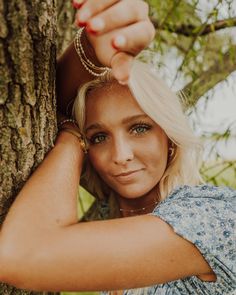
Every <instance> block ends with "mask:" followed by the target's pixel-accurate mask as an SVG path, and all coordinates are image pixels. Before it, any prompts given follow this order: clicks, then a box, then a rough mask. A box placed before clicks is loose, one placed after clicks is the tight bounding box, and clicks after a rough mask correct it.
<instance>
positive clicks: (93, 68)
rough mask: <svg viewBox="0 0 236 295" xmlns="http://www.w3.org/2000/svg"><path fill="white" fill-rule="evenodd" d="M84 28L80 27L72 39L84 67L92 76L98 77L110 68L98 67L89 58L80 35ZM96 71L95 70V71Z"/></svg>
mask: <svg viewBox="0 0 236 295" xmlns="http://www.w3.org/2000/svg"><path fill="white" fill-rule="evenodd" d="M83 30H84V28H81V29H79V30H78V31H77V33H76V36H75V39H74V46H75V50H76V52H77V54H78V56H79V58H80V61H81V63H82V65H83V66H84V68H85V69H86V70H87V71H88V72H89V73H90V74H91V75H93V76H96V77H99V76H104V75H106V74H107V73H108V72H109V71H110V70H111V69H110V68H108V67H98V66H96V65H95V64H93V63H92V62H91V60H89V59H88V58H87V56H86V54H85V52H84V49H83V46H82V42H81V36H82V32H83ZM95 71H97V72H95Z"/></svg>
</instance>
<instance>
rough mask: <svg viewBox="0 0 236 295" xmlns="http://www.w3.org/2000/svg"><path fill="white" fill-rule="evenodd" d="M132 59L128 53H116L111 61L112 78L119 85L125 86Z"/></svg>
mask: <svg viewBox="0 0 236 295" xmlns="http://www.w3.org/2000/svg"><path fill="white" fill-rule="evenodd" d="M133 60H134V57H133V56H132V55H130V54H128V53H124V52H118V53H116V54H115V55H114V56H113V58H112V60H111V68H112V73H113V76H114V77H115V79H116V80H118V82H119V83H120V84H127V83H128V80H129V75H130V71H131V67H132V63H133Z"/></svg>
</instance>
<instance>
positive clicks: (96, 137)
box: [89, 133, 106, 144]
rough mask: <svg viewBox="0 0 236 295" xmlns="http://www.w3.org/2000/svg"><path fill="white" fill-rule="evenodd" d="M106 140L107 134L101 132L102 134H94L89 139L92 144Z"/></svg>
mask: <svg viewBox="0 0 236 295" xmlns="http://www.w3.org/2000/svg"><path fill="white" fill-rule="evenodd" d="M105 140H106V135H105V134H102V133H101V134H95V135H93V136H92V137H91V138H90V139H89V142H90V144H99V143H102V142H103V141H105Z"/></svg>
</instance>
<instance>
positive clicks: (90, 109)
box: [86, 83, 145, 125]
mask: <svg viewBox="0 0 236 295" xmlns="http://www.w3.org/2000/svg"><path fill="white" fill-rule="evenodd" d="M137 114H145V113H144V112H143V110H142V109H141V108H140V106H139V105H138V103H137V102H136V100H135V98H134V97H133V95H132V94H131V92H130V90H129V88H128V87H127V86H123V85H120V84H118V83H112V84H111V85H108V86H105V87H102V88H98V89H95V90H92V91H91V92H90V93H89V95H88V97H87V99H86V125H87V124H90V123H91V122H93V121H101V122H103V121H107V122H108V123H109V122H110V123H112V122H113V121H117V120H119V119H123V118H125V117H129V116H132V115H137Z"/></svg>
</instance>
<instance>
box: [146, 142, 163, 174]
mask: <svg viewBox="0 0 236 295" xmlns="http://www.w3.org/2000/svg"><path fill="white" fill-rule="evenodd" d="M167 142H168V141H167V139H166V138H165V137H163V139H162V140H157V139H156V138H153V139H152V140H150V142H149V144H148V145H147V146H146V149H145V155H146V157H147V161H148V162H149V163H150V166H152V167H153V169H157V168H158V170H159V171H160V170H162V172H163V173H164V171H165V168H166V165H167V156H168V145H167ZM160 172H161V171H160Z"/></svg>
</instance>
